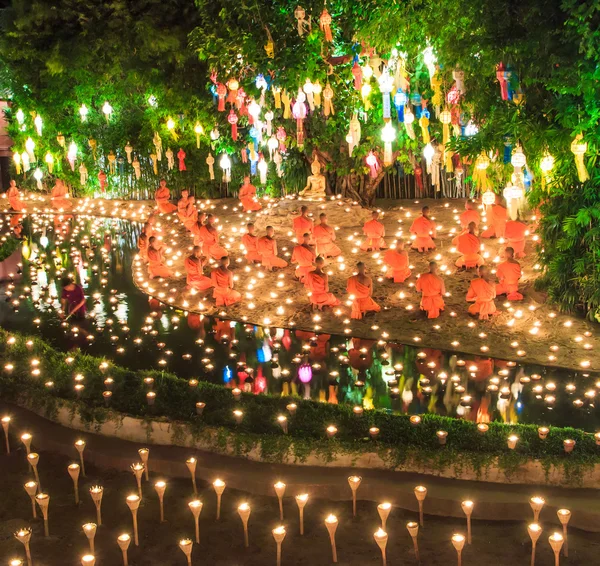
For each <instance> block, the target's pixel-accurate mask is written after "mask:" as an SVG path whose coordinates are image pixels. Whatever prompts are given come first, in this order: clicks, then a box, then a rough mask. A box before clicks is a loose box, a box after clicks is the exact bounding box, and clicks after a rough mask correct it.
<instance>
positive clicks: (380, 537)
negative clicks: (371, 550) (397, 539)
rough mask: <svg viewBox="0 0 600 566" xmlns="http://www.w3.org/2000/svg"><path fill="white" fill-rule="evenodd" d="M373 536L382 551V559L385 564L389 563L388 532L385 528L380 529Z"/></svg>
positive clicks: (384, 565)
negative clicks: (387, 549)
mask: <svg viewBox="0 0 600 566" xmlns="http://www.w3.org/2000/svg"><path fill="white" fill-rule="evenodd" d="M373 538H374V539H375V542H376V543H377V546H378V547H379V550H380V551H381V561H382V563H383V566H386V565H387V557H386V551H385V549H386V547H387V541H388V534H387V533H386V532H385V531H384V530H383V529H378V530H377V532H376V533H374V534H373Z"/></svg>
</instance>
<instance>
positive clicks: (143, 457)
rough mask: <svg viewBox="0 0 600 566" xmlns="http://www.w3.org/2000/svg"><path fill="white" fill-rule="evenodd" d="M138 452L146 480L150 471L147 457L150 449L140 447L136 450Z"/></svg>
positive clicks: (148, 478) (148, 479)
mask: <svg viewBox="0 0 600 566" xmlns="http://www.w3.org/2000/svg"><path fill="white" fill-rule="evenodd" d="M138 454H139V455H140V460H141V461H142V464H144V476H145V478H146V481H150V471H149V469H148V459H149V458H150V449H149V448H140V449H139V450H138Z"/></svg>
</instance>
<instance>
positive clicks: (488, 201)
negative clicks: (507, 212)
mask: <svg viewBox="0 0 600 566" xmlns="http://www.w3.org/2000/svg"><path fill="white" fill-rule="evenodd" d="M481 202H482V203H483V204H484V205H485V206H492V204H494V203H495V202H496V193H494V192H493V191H490V190H489V189H488V190H487V191H485V193H483V195H481Z"/></svg>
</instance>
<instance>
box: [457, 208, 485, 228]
mask: <svg viewBox="0 0 600 566" xmlns="http://www.w3.org/2000/svg"><path fill="white" fill-rule="evenodd" d="M465 209H466V210H465V211H464V212H463V213H462V214H461V215H460V226H461V228H462V229H463V232H467V231H468V230H469V224H471V222H475V226H476V227H477V228H479V223H480V222H481V218H480V217H479V212H477V210H476V208H475V203H474V202H473V201H472V200H468V201H467V202H465Z"/></svg>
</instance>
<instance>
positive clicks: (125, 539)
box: [117, 533, 131, 566]
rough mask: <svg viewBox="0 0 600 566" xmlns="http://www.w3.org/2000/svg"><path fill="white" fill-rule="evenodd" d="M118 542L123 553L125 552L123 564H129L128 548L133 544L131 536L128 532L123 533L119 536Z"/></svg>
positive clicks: (124, 565) (126, 565) (125, 565)
mask: <svg viewBox="0 0 600 566" xmlns="http://www.w3.org/2000/svg"><path fill="white" fill-rule="evenodd" d="M117 544H118V545H119V548H120V549H121V553H122V554H123V566H129V561H128V559H127V549H128V548H129V545H130V544H131V537H130V536H129V535H128V534H127V533H123V534H122V535H119V536H118V537H117Z"/></svg>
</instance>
